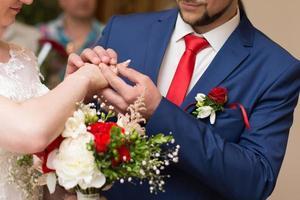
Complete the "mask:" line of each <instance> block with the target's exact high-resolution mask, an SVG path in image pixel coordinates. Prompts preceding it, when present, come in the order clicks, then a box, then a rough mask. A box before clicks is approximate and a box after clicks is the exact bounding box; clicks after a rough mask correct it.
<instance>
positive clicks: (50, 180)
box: [46, 172, 57, 194]
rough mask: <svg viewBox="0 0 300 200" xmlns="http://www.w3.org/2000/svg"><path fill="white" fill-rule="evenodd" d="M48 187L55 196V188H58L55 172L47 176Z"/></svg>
mask: <svg viewBox="0 0 300 200" xmlns="http://www.w3.org/2000/svg"><path fill="white" fill-rule="evenodd" d="M46 181H47V187H48V190H49V192H50V194H53V193H54V192H55V187H56V182H57V180H56V175H55V173H54V172H51V173H48V174H47V180H46Z"/></svg>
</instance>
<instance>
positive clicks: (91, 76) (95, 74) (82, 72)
mask: <svg viewBox="0 0 300 200" xmlns="http://www.w3.org/2000/svg"><path fill="white" fill-rule="evenodd" d="M69 77H73V78H74V77H75V78H76V79H86V80H88V82H89V86H88V92H87V93H88V96H90V97H91V96H92V95H93V94H96V93H97V92H98V91H100V90H101V89H104V88H106V87H108V82H107V80H106V79H105V77H104V76H103V75H102V73H101V70H100V68H99V66H97V65H93V64H88V63H85V64H84V65H83V66H82V67H81V68H79V69H78V70H77V71H76V72H74V73H73V74H71V75H70V76H69ZM67 78H68V77H67Z"/></svg>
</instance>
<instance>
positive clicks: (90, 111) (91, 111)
mask: <svg viewBox="0 0 300 200" xmlns="http://www.w3.org/2000/svg"><path fill="white" fill-rule="evenodd" d="M92 105H93V104H88V105H85V104H82V105H81V107H80V109H81V111H82V112H83V113H84V115H85V116H96V115H97V110H96V109H94V108H91V106H92Z"/></svg>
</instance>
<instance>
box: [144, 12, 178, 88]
mask: <svg viewBox="0 0 300 200" xmlns="http://www.w3.org/2000/svg"><path fill="white" fill-rule="evenodd" d="M177 14H178V10H177V9H173V10H171V11H170V12H169V13H168V14H167V15H165V16H162V17H160V18H158V19H156V20H155V21H154V23H153V25H152V28H151V30H149V31H150V34H149V35H150V38H149V41H148V46H147V52H146V55H147V56H146V60H145V67H146V74H147V75H148V76H149V77H150V78H151V79H152V81H153V82H154V83H155V84H156V83H157V77H158V73H159V69H160V66H161V63H162V60H163V57H164V55H165V51H166V49H167V47H168V44H169V41H170V38H171V36H172V33H173V31H174V27H175V24H176V20H177Z"/></svg>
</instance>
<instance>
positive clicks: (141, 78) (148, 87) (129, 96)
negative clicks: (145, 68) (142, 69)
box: [100, 64, 162, 119]
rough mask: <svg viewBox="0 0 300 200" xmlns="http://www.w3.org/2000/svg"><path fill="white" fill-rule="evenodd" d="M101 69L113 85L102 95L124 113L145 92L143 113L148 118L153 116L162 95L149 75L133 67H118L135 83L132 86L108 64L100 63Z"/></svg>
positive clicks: (123, 74)
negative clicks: (144, 109)
mask: <svg viewBox="0 0 300 200" xmlns="http://www.w3.org/2000/svg"><path fill="white" fill-rule="evenodd" d="M100 69H101V71H102V74H103V76H104V77H105V78H106V80H107V81H108V83H109V85H110V87H111V88H106V89H104V90H103V91H102V95H103V96H104V98H105V99H106V100H107V101H108V102H109V103H110V104H112V105H113V106H114V107H115V108H116V109H117V110H118V111H120V112H123V113H124V112H126V110H127V108H128V106H129V105H130V104H132V103H134V101H135V100H136V99H137V98H138V97H139V96H140V95H142V94H143V95H144V98H145V105H146V111H145V112H144V113H142V114H143V115H144V117H145V118H146V119H148V118H150V117H151V115H152V114H153V113H154V111H155V110H156V108H157V107H158V105H159V103H160V101H161V99H162V96H161V94H160V92H159V90H158V89H157V88H156V86H155V84H154V83H153V82H152V80H151V79H150V78H149V77H148V76H146V75H144V74H141V73H139V72H137V71H136V70H134V69H131V68H127V67H124V66H121V67H118V71H119V74H120V75H121V76H123V77H126V78H128V79H129V80H130V81H131V82H132V83H133V84H134V86H131V85H128V84H127V83H126V82H125V81H123V80H122V79H121V78H120V77H119V76H117V75H116V74H115V73H114V72H113V71H112V70H111V68H110V67H108V66H107V65H105V64H100Z"/></svg>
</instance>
